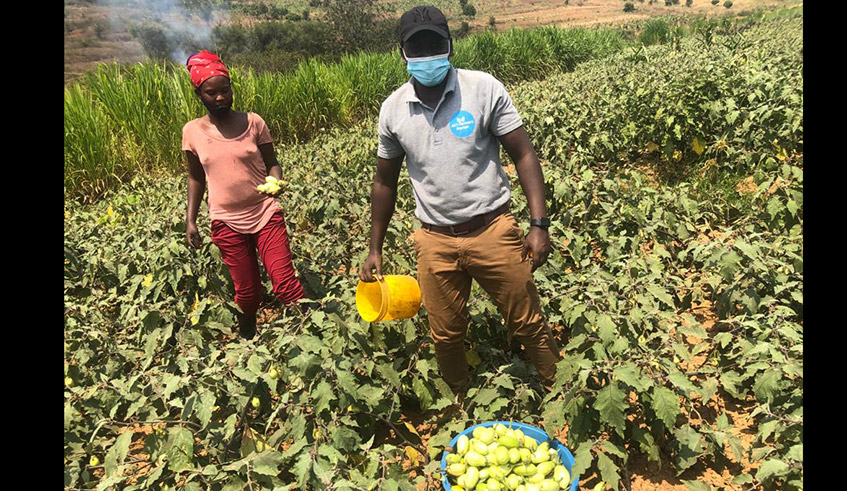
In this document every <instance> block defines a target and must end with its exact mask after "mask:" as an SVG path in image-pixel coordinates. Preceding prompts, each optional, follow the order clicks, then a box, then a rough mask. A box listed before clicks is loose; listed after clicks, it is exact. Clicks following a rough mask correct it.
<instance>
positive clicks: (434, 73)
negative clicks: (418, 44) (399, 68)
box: [403, 51, 450, 87]
mask: <svg viewBox="0 0 847 491" xmlns="http://www.w3.org/2000/svg"><path fill="white" fill-rule="evenodd" d="M403 56H406V52H405V51H403ZM449 56H450V52H449V51H448V52H447V53H444V54H443V55H435V56H426V57H421V58H409V57H408V56H406V71H408V72H409V75H411V76H413V77H415V80H417V81H418V82H420V83H422V84H423V85H426V86H427V87H435V86H436V85H438V84H440V83H441V82H443V81H444V77H446V76H447V72H448V71H449V70H450V60H448V59H447V58H448V57H449Z"/></svg>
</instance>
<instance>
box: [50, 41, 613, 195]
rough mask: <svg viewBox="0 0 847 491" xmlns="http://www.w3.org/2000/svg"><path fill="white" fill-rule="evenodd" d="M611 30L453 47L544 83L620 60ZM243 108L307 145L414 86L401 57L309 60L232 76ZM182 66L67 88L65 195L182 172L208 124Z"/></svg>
mask: <svg viewBox="0 0 847 491" xmlns="http://www.w3.org/2000/svg"><path fill="white" fill-rule="evenodd" d="M622 46H623V40H622V39H621V37H620V35H619V34H618V33H617V32H616V31H613V30H595V29H591V30H587V29H568V30H564V29H556V28H552V27H545V28H537V29H531V30H510V31H508V32H505V33H502V34H499V35H495V34H494V33H491V32H484V33H481V34H478V35H472V36H468V37H467V38H464V39H460V40H457V41H456V46H455V55H454V57H453V63H454V64H455V65H456V66H458V67H461V68H470V69H476V70H483V71H487V72H489V73H492V74H493V75H495V76H496V77H498V78H499V79H500V80H502V81H504V82H505V83H513V82H516V81H519V80H525V79H534V78H542V77H544V76H547V75H548V74H550V73H552V72H556V71H561V70H572V69H573V68H574V67H575V66H576V64H577V63H579V62H581V61H584V60H587V59H591V58H597V57H600V56H604V55H607V54H609V53H613V52H615V51H618V50H620V49H621V47H622ZM231 75H232V77H233V84H234V89H235V105H236V108H237V109H241V110H247V111H253V112H256V113H258V114H260V115H262V117H263V118H264V119H265V120H266V121H267V122H268V124H269V126H270V130H271V133H272V134H273V136H274V137H275V138H276V139H278V140H280V141H298V140H299V141H303V140H308V139H311V138H312V137H314V136H315V135H316V134H319V133H322V132H323V131H325V129H326V128H329V127H331V126H336V125H343V126H349V125H351V124H354V123H355V122H357V121H360V120H362V119H363V118H365V117H367V116H368V115H373V114H376V113H377V111H378V109H379V104H380V103H381V102H382V100H383V99H384V98H385V97H387V96H388V94H390V93H391V91H393V90H394V89H396V88H397V87H399V86H400V85H401V84H402V83H403V82H404V81H406V80H408V74H407V73H406V72H405V69H404V66H403V64H402V63H401V61H400V59H399V55H398V53H397V52H391V53H360V54H356V55H346V56H344V57H342V59H341V60H340V61H339V62H337V63H324V62H321V61H318V60H315V59H310V60H308V61H306V62H303V63H300V64H299V65H298V66H297V68H296V69H294V70H292V71H290V72H288V73H284V74H277V73H267V72H263V73H256V72H254V71H252V70H250V69H247V70H244V69H242V68H241V67H238V66H235V67H232V69H231ZM203 111H204V109H203V107H202V106H201V104H200V103H199V101H198V100H197V99H196V97H195V95H194V93H193V88H192V87H191V84H190V82H189V78H188V74H187V73H186V72H185V69H184V68H183V67H182V66H174V65H172V64H170V63H166V62H160V63H153V62H147V63H142V64H135V65H132V66H123V67H122V66H118V65H114V64H113V65H100V66H99V67H98V68H97V70H95V71H94V72H92V73H89V74H87V75H85V76H83V77H81V79H80V81H79V82H78V83H75V84H73V85H71V86H68V87H66V88H65V190H66V192H67V193H69V195H71V196H73V197H80V198H84V199H91V198H94V197H96V196H98V195H100V194H101V193H102V192H103V191H105V190H107V189H111V188H113V187H114V186H116V185H117V184H119V183H121V182H125V181H126V180H128V179H129V178H131V177H132V176H133V175H135V174H137V173H139V172H155V171H162V170H165V171H179V170H181V169H182V166H183V160H184V157H183V156H182V154H181V151H180V148H181V147H180V141H181V137H182V126H183V125H184V124H185V123H186V122H188V121H190V120H191V119H193V118H196V117H199V116H202V115H203V113H204V112H203Z"/></svg>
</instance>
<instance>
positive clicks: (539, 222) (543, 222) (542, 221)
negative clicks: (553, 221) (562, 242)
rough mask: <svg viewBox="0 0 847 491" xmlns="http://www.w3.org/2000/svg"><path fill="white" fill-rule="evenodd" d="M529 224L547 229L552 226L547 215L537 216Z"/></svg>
mask: <svg viewBox="0 0 847 491" xmlns="http://www.w3.org/2000/svg"><path fill="white" fill-rule="evenodd" d="M529 224H530V225H532V226H533V227H538V228H541V229H544V230H547V228H548V227H549V226H550V219H549V218H547V217H541V218H536V219H534V220H530V221H529Z"/></svg>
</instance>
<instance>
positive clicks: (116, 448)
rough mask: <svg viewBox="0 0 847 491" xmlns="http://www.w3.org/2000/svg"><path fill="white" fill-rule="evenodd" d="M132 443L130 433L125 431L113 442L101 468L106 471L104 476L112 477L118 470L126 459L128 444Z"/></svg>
mask: <svg viewBox="0 0 847 491" xmlns="http://www.w3.org/2000/svg"><path fill="white" fill-rule="evenodd" d="M131 442H132V431H125V432H123V433H121V435H120V436H119V437H118V438H117V439H116V440H115V444H114V445H112V448H110V449H109V451H108V452H106V459H105V461H104V462H103V466H104V467H105V470H106V476H107V477H110V476H114V475H116V473H117V471H118V470H119V468H120V464H122V463H123V461H124V459H126V454H127V453H128V452H129V444H130V443H131Z"/></svg>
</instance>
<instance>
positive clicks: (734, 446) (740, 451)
mask: <svg viewBox="0 0 847 491" xmlns="http://www.w3.org/2000/svg"><path fill="white" fill-rule="evenodd" d="M726 440H727V443H729V449H730V450H731V451H732V457H733V459H734V460H735V461H736V462H738V463H741V459H742V457H743V456H744V446H743V445H742V444H741V439H740V438H738V437H736V436H733V435H727V437H726Z"/></svg>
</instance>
